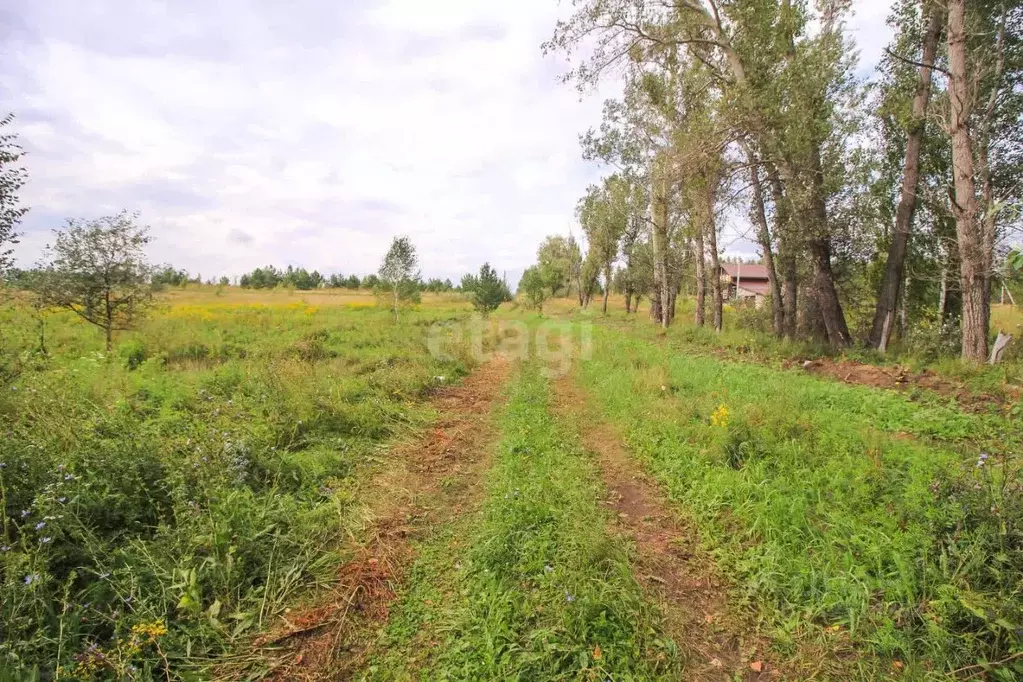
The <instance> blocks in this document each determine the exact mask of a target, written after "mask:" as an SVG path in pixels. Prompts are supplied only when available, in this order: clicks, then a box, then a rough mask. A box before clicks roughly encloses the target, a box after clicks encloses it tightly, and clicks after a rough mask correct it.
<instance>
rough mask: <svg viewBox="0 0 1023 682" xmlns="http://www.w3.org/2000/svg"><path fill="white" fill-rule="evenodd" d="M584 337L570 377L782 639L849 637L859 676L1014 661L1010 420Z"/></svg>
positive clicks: (1017, 524) (1020, 548) (651, 345)
mask: <svg viewBox="0 0 1023 682" xmlns="http://www.w3.org/2000/svg"><path fill="white" fill-rule="evenodd" d="M595 337H596V342H597V343H596V350H595V353H594V356H593V358H592V359H591V360H590V361H588V362H583V363H582V364H581V366H580V379H581V380H582V382H583V383H584V385H585V386H586V387H587V388H588V389H589V390H590V392H591V394H592V395H593V396H595V397H597V400H598V402H599V404H600V405H601V406H602V408H603V409H604V410H605V411H606V414H607V416H608V418H609V419H611V420H612V421H613V422H614V423H616V424H617V425H618V426H619V427H621V428H622V429H623V431H624V432H625V433H626V434H627V439H628V442H629V445H630V446H631V448H632V449H633V451H634V452H635V453H636V454H637V456H638V457H639V458H640V459H641V460H642V461H643V462H644V463H645V464H646V466H648V467H649V468H650V470H651V471H652V472H653V473H654V474H655V475H656V476H657V477H658V479H659V480H660V481H661V482H662V484H663V485H664V486H665V487H666V488H667V490H668V491H669V493H670V495H671V496H672V498H673V499H674V500H675V502H676V503H678V504H679V505H680V506H681V507H682V508H683V509H684V510H685V511H686V512H687V513H688V514H691V515H692V516H694V517H695V518H696V519H697V521H698V522H699V524H700V526H701V529H702V530H703V539H704V541H705V542H706V543H707V544H709V545H710V546H711V548H712V549H713V550H714V551H715V554H716V555H717V556H718V557H719V560H720V562H721V563H722V564H723V565H724V566H725V567H726V569H727V570H728V571H729V573H730V575H731V577H732V579H733V581H734V585H735V588H736V590H737V591H738V593H740V594H742V595H744V597H745V599H747V600H749V601H750V602H751V603H753V604H756V605H757V606H758V608H759V609H760V610H761V611H762V612H763V613H765V614H766V615H767V616H768V617H769V622H770V623H771V624H772V628H773V635H774V638H775V640H776V641H777V642H778V643H779V644H780V645H781V646H782V647H784V646H785V643H786V642H791V643H792V644H793V646H794V645H795V644H796V643H798V642H800V641H805V640H807V639H809V640H814V641H817V642H820V643H823V645H824V646H826V647H828V648H833V647H841V646H842V645H843V643H844V642H845V641H851V642H852V643H853V644H854V645H855V646H856V647H857V648H858V649H859V650H860V651H862V652H870V653H872V654H877V655H878V656H880V659H878V660H877V661H876V662H875V663H874V664H872V663H871V662H870V659H866V658H865V659H863V661H862V662H861V663H860V664H858V665H860V666H866V668H863V667H861V668H860V672H859V673H857V676H860V677H874V676H879V675H881V674H883V673H884V672H885V671H886V670H894V669H898V670H901V671H903V673H904V674H906V675H907V676H909V677H911V678H925V677H928V676H932V677H934V678H941V679H944V677H945V676H946V675H947V674H948V673H950V672H951V671H954V670H959V669H966V670H968V671H969V672H979V671H982V670H989V671H990V674H991V675H992V676H993V679H1003V680H1010V679H1017V677H1018V675H1019V674H1020V673H1021V672H1023V668H1021V667H1020V666H1021V663H1020V662H1019V659H1018V652H1019V651H1020V650H1021V646H1023V641H1021V639H1020V632H1021V631H1023V630H1021V624H1023V595H1021V594H1020V592H1019V585H1020V584H1021V583H1020V580H1021V578H1023V507H1021V506H1020V502H1019V500H1020V499H1023V498H1021V496H1020V492H1021V490H1020V483H1019V480H1020V479H1019V463H1018V459H1017V456H1018V453H1019V449H1020V446H1021V442H1020V435H1019V429H1018V424H1017V423H1016V422H1015V421H1006V420H1005V419H1004V418H1002V417H999V416H995V415H966V414H963V413H961V412H958V411H956V410H955V409H954V408H950V407H948V406H947V405H946V404H945V403H944V402H943V401H940V400H930V401H924V402H923V403H921V404H918V403H912V402H910V401H908V400H906V399H905V398H903V397H901V396H898V395H895V394H892V393H883V392H879V391H876V390H874V389H869V388H863V387H854V386H846V385H842V384H837V383H834V382H830V381H822V380H819V379H816V378H813V377H810V376H806V375H803V374H800V373H797V372H800V370H793V371H779V370H777V369H772V368H768V367H761V366H758V365H754V364H750V363H729V362H722V361H721V360H719V359H716V358H712V357H697V356H693V355H689V354H686V353H679V352H677V351H676V350H674V349H672V348H670V347H669V346H666V345H665V344H663V343H657V342H652V341H647V340H642V339H639V338H635V337H634V336H632V335H629V334H622V333H620V332H618V331H615V330H611V329H607V328H602V329H599V330H598V333H596V334H595ZM795 652H796V649H795V648H792V649H789V650H788V651H787V654H788V655H794V654H795ZM782 655H783V656H784V655H786V654H785V653H783V654H782ZM997 661H1001V663H1000V664H998V665H995V664H994V663H995V662H997ZM989 664H990V665H989ZM872 666H873V669H872V671H871V667H872Z"/></svg>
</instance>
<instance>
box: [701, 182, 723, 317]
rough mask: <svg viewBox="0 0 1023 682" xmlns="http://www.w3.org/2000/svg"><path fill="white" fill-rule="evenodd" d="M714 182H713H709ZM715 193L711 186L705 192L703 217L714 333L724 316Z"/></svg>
mask: <svg viewBox="0 0 1023 682" xmlns="http://www.w3.org/2000/svg"><path fill="white" fill-rule="evenodd" d="M711 182H712V183H713V182H715V180H711ZM716 194H717V193H716V192H715V191H714V189H713V186H711V187H710V188H708V190H707V196H706V201H707V206H706V207H705V208H704V210H705V211H706V212H707V214H706V215H705V216H704V219H705V222H704V225H706V229H707V240H708V244H707V246H708V247H709V248H710V293H711V302H712V303H713V305H714V331H716V332H719V331H721V326H722V323H723V320H722V316H723V314H724V311H723V306H724V301H723V300H722V298H721V257H720V255H719V254H718V231H717V224H716V223H715V221H714V203H715V201H714V199H715V196H716Z"/></svg>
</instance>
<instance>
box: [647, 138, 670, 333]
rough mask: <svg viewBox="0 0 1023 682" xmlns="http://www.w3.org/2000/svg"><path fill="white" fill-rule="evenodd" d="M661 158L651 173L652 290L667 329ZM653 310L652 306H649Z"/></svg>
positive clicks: (665, 197) (665, 213)
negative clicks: (655, 294) (656, 297)
mask: <svg viewBox="0 0 1023 682" xmlns="http://www.w3.org/2000/svg"><path fill="white" fill-rule="evenodd" d="M663 163H664V159H663V158H659V159H658V160H657V161H656V162H655V164H654V169H653V170H654V173H653V176H654V177H653V193H652V194H653V196H652V204H653V206H652V214H653V215H652V216H651V217H652V219H653V247H654V288H655V291H656V293H657V296H658V298H659V299H660V300H659V301H658V306H657V308H658V310H657V312H658V317H657V318H656V319H657V321H658V322H659V323H660V324H661V326H662V327H665V328H666V327H667V326H668V325H669V324H670V322H671V320H670V318H669V317H668V313H667V303H668V272H667V253H668V187H667V185H668V181H667V177H666V172H665V170H664V169H663V168H662V167H661V166H662V165H663ZM651 310H653V306H651Z"/></svg>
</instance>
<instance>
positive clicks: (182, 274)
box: [152, 265, 201, 287]
mask: <svg viewBox="0 0 1023 682" xmlns="http://www.w3.org/2000/svg"><path fill="white" fill-rule="evenodd" d="M152 282H153V284H154V285H155V286H158V287H164V286H171V287H183V286H185V285H186V284H189V283H192V282H194V283H196V284H200V283H201V282H199V281H198V280H194V279H192V278H191V277H190V276H189V274H188V271H187V270H178V269H175V268H174V267H173V266H172V265H164V266H163V267H161V268H159V269H157V270H155V271H154V272H153V275H152Z"/></svg>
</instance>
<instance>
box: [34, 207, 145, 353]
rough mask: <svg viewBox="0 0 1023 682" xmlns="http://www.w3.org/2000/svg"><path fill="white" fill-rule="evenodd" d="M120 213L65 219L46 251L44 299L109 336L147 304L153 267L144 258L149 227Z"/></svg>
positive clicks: (128, 325)
mask: <svg viewBox="0 0 1023 682" xmlns="http://www.w3.org/2000/svg"><path fill="white" fill-rule="evenodd" d="M137 219H138V215H137V214H129V213H128V212H126V211H122V212H121V213H118V214H117V215H115V216H108V217H104V218H98V219H96V220H79V219H70V220H68V221H67V224H66V225H65V226H64V228H63V229H59V230H54V235H55V241H54V243H53V245H52V246H48V247H47V255H48V257H49V263H48V264H47V265H46V266H45V269H46V271H47V274H46V300H47V301H48V302H49V303H51V304H52V305H55V306H58V307H61V308H66V309H68V310H71V311H72V312H74V313H75V314H77V315H78V316H79V317H81V318H82V319H84V320H85V321H86V322H89V323H90V324H94V325H96V326H97V327H100V328H101V329H103V330H104V332H105V335H106V349H107V352H108V353H109V352H110V350H111V348H112V344H113V333H114V332H115V331H117V330H123V329H131V328H132V327H133V326H134V325H135V323H136V322H137V321H138V320H139V319H140V318H141V317H142V316H144V315H145V313H146V310H147V309H148V308H149V307H150V305H151V304H152V302H153V284H152V275H153V267H152V266H151V265H150V263H149V261H148V259H147V258H146V254H145V251H144V249H145V246H146V245H147V244H149V243H150V242H151V241H152V238H151V237H150V236H149V228H148V227H144V226H139V225H137V224H136V220H137Z"/></svg>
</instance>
